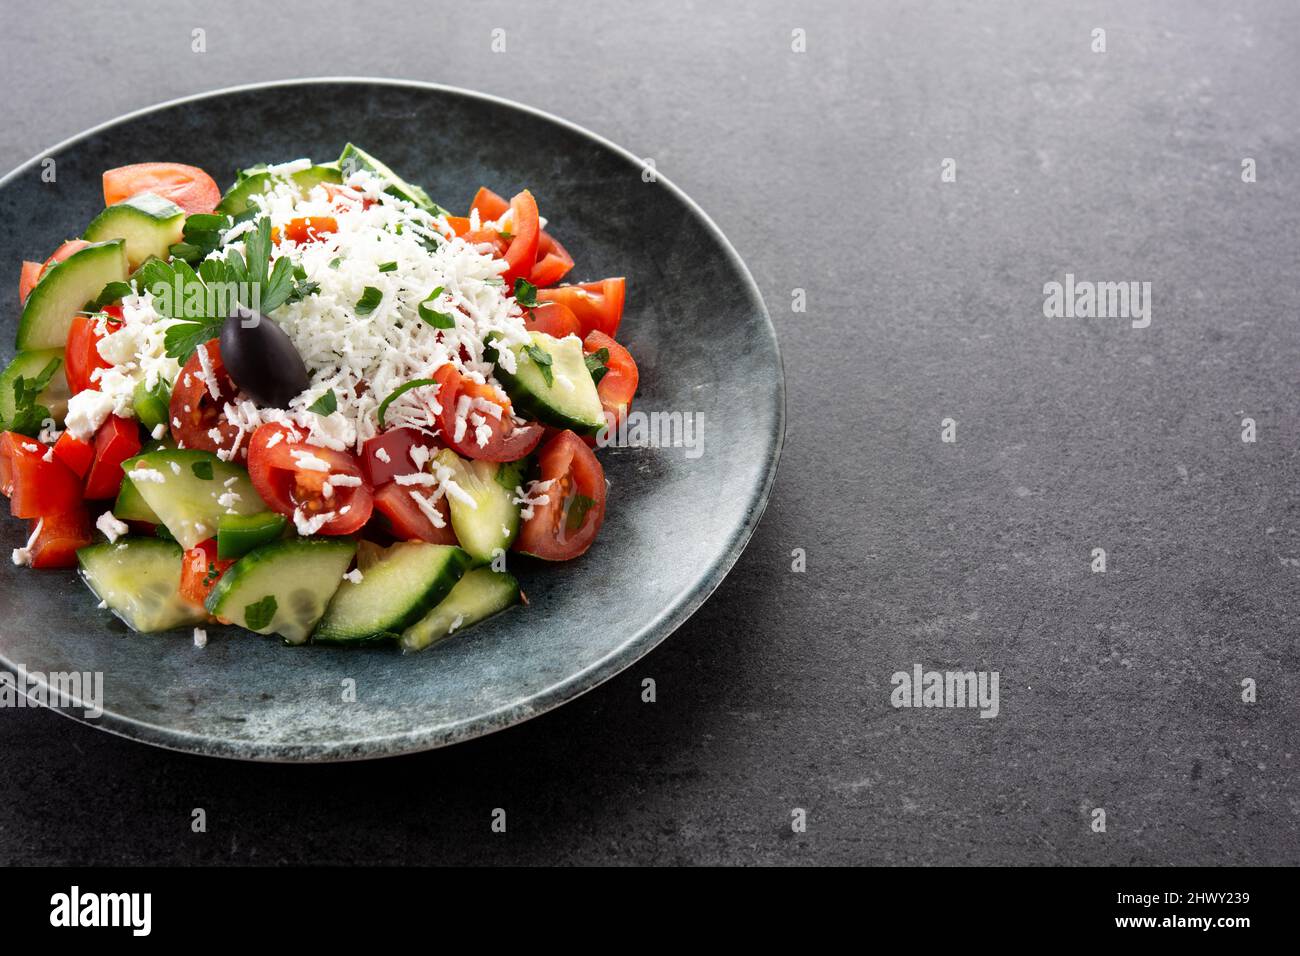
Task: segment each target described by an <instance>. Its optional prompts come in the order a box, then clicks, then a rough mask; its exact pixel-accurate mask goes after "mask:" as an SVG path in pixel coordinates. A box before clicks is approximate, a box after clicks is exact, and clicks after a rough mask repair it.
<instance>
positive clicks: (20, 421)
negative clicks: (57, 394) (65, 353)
mask: <svg viewBox="0 0 1300 956" xmlns="http://www.w3.org/2000/svg"><path fill="white" fill-rule="evenodd" d="M62 364H63V360H62V359H60V358H52V359H50V360H49V362H47V363H46V365H45V367H44V368H43V369H41V370H40V372H38V373H37V374H36V376H35V377H34V378H26V377H24V376H22V375H19V376H18V377H17V378H16V379H14V411H13V418H11V419H10V420H9V421H8V422H6V423H5V426H6V428H7V430H8V431H11V432H18V433H19V434H20V435H27V436H28V437H33V436H35V435H38V434H40V431H41V426H42V425H43V424H44V422H45V419H47V418H49V417H50V410H49V409H48V408H46V407H45V406H44V405H38V404H36V400H37V399H38V398H39V397H40V395H41V392H43V391H45V387H46V386H47V385H49V384H50V379H52V378H53V377H54V373H55V372H57V371H58V369H59V366H60V365H62Z"/></svg>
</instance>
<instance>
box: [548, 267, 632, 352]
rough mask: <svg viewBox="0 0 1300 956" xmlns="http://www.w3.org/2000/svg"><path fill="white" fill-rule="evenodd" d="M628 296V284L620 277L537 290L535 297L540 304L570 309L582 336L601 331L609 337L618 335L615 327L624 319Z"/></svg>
mask: <svg viewBox="0 0 1300 956" xmlns="http://www.w3.org/2000/svg"><path fill="white" fill-rule="evenodd" d="M626 295H627V281H626V280H625V279H624V278H623V277H622V276H619V277H618V278H614V279H602V280H601V281H600V282H583V283H581V284H579V285H561V286H556V287H555V288H554V289H538V290H537V298H538V300H539V301H543V302H562V303H563V304H565V305H567V306H568V307H569V308H570V309H572V310H573V314H574V315H576V316H577V317H578V321H579V322H580V323H581V324H582V335H583V337H584V338H585V337H586V336H587V333H589V332H591V331H593V330H599V331H601V332H604V333H605V334H606V335H608V336H609V337H610V338H613V337H614V336H615V335H617V334H618V324H619V322H621V321H622V320H623V299H624V298H625V297H626Z"/></svg>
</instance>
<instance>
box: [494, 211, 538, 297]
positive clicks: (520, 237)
mask: <svg viewBox="0 0 1300 956" xmlns="http://www.w3.org/2000/svg"><path fill="white" fill-rule="evenodd" d="M510 209H511V212H512V213H513V214H514V225H513V226H511V228H512V229H513V230H514V233H513V238H512V239H511V240H510V248H508V249H507V250H506V255H505V260H506V271H505V272H503V273H502V274H501V278H502V279H503V280H504V281H505V284H506V288H507V289H513V288H514V285H515V280H516V279H527V278H528V277H529V276H530V275H532V272H533V266H535V265H536V264H537V241H538V234H539V233H540V232H541V228H540V226H539V225H538V213H537V200H536V199H534V198H533V194H532V193H530V192H529V191H528V190H527V189H525V190H524V191H523V192H521V193H520V194H519V195H517V196H515V198H514V199H512V200H510Z"/></svg>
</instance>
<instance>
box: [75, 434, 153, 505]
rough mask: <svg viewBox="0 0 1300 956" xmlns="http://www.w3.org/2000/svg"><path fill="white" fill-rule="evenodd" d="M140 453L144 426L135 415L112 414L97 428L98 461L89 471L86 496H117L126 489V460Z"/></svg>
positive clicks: (96, 459) (96, 451) (96, 454)
mask: <svg viewBox="0 0 1300 956" xmlns="http://www.w3.org/2000/svg"><path fill="white" fill-rule="evenodd" d="M138 454H140V427H139V426H138V425H137V424H136V422H135V419H134V418H118V417H117V416H116V415H110V416H109V418H108V420H107V421H106V422H104V424H102V425H100V426H99V431H97V432H95V462H94V464H92V465H91V466H90V473H89V474H88V475H86V490H85V495H86V497H87V498H115V497H117V493H118V492H119V491H120V490H121V489H122V462H124V461H126V460H127V459H128V458H134V457H135V456H136V455H138Z"/></svg>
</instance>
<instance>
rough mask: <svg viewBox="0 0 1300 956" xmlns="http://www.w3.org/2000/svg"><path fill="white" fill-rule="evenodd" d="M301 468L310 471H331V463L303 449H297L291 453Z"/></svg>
mask: <svg viewBox="0 0 1300 956" xmlns="http://www.w3.org/2000/svg"><path fill="white" fill-rule="evenodd" d="M289 454H290V455H291V456H292V457H293V460H294V463H295V464H297V466H298V467H299V468H305V469H306V470H308V471H329V470H330V463H329V462H328V461H326V460H325V459H323V458H317V457H316V456H315V455H313V454H312V453H311V452H309V451H303V450H302V449H301V448H295V449H294V450H293V451H291V452H290V453H289Z"/></svg>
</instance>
